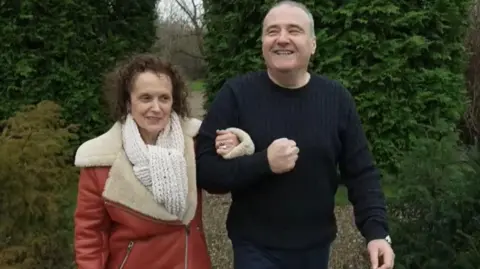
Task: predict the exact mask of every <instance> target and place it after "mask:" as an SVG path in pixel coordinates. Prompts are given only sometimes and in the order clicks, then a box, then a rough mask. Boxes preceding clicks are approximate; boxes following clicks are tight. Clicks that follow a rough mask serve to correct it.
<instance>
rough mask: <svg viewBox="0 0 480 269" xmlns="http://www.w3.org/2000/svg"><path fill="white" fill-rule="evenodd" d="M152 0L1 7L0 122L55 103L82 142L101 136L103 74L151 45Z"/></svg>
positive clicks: (66, 0)
mask: <svg viewBox="0 0 480 269" xmlns="http://www.w3.org/2000/svg"><path fill="white" fill-rule="evenodd" d="M156 2H157V0H138V1H71V0H42V1H34V0H24V1H2V2H1V4H0V36H1V37H2V42H0V61H1V63H2V64H1V65H0V74H2V83H0V92H1V93H2V98H3V99H2V100H3V102H2V106H0V119H6V118H7V117H9V116H11V115H12V114H13V113H14V111H17V110H18V109H19V108H20V106H21V105H24V104H35V103H38V102H39V101H41V100H53V101H55V102H57V103H58V104H60V105H61V106H62V107H63V108H64V109H65V112H64V115H63V116H64V118H65V119H66V120H67V121H68V122H69V123H75V124H77V123H78V124H81V126H82V127H81V128H80V139H81V140H82V141H83V140H85V139H87V138H89V137H92V136H94V135H96V134H98V133H100V132H102V131H103V130H104V128H105V126H107V124H108V122H107V117H106V116H105V111H104V109H103V107H104V105H103V104H102V102H101V98H100V97H101V92H100V90H99V89H100V85H101V82H102V81H101V80H102V74H103V73H104V72H105V70H106V69H107V68H110V67H111V66H112V64H113V63H114V62H116V61H117V59H118V58H119V57H123V56H125V55H126V54H130V53H134V52H142V51H145V50H148V49H149V48H150V47H151V45H152V44H153V42H154V40H155V38H156V37H155V28H154V24H153V22H154V20H155V19H156V13H155V6H156Z"/></svg>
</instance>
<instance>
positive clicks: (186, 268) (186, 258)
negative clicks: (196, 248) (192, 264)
mask: <svg viewBox="0 0 480 269" xmlns="http://www.w3.org/2000/svg"><path fill="white" fill-rule="evenodd" d="M189 236H190V225H185V269H188V238H189Z"/></svg>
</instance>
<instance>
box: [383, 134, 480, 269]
mask: <svg viewBox="0 0 480 269" xmlns="http://www.w3.org/2000/svg"><path fill="white" fill-rule="evenodd" d="M400 167H401V169H400V172H399V173H398V175H396V176H395V177H394V178H393V179H392V180H391V182H392V184H394V185H393V186H392V189H395V195H394V196H392V197H390V198H389V199H388V207H389V212H390V214H391V228H392V239H393V240H394V249H395V252H396V255H397V258H396V265H395V268H399V269H407V268H408V269H420V268H421V269H433V268H435V269H476V268H478V265H479V264H480V233H479V232H478V227H479V225H480V185H479V184H478V178H479V177H480V158H479V155H478V152H476V151H471V152H470V151H469V150H468V149H466V148H465V147H464V146H462V145H460V144H459V138H458V136H457V135H455V134H450V135H448V136H445V137H443V138H442V139H440V140H436V139H430V138H425V139H421V140H418V141H416V142H415V145H414V150H412V151H410V152H408V153H407V154H405V155H404V156H403V158H402V160H401V162H400Z"/></svg>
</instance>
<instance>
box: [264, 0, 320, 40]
mask: <svg viewBox="0 0 480 269" xmlns="http://www.w3.org/2000/svg"><path fill="white" fill-rule="evenodd" d="M283 5H288V6H292V7H297V8H299V9H301V10H303V11H304V12H305V14H307V16H308V20H309V21H310V35H311V36H312V37H315V22H314V20H313V15H312V12H310V10H309V9H308V8H307V6H305V5H304V4H302V3H299V2H296V1H288V0H284V1H280V2H278V3H276V4H275V5H273V6H272V7H271V8H270V9H269V10H268V11H269V12H270V10H272V9H274V8H276V7H279V6H283Z"/></svg>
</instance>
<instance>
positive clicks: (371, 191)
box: [339, 89, 388, 242]
mask: <svg viewBox="0 0 480 269" xmlns="http://www.w3.org/2000/svg"><path fill="white" fill-rule="evenodd" d="M344 91H345V92H346V93H347V96H346V99H345V100H346V106H344V108H345V109H346V111H347V113H346V114H345V117H344V119H345V121H344V122H343V124H344V125H343V128H342V130H341V132H340V138H341V143H342V151H341V156H340V163H339V166H340V172H341V175H342V178H343V180H344V182H345V185H346V186H347V189H348V199H349V200H350V202H351V203H352V204H353V207H354V213H355V223H356V225H357V227H358V229H359V230H360V232H361V233H362V235H363V236H364V237H365V239H366V240H367V242H370V241H371V240H373V239H384V238H385V237H386V236H387V235H388V224H387V213H386V203H385V197H384V194H383V191H382V188H381V185H380V173H379V171H378V169H377V168H376V167H375V166H374V161H373V157H372V154H371V153H370V151H369V148H368V141H367V138H366V135H365V132H364V130H363V127H362V124H361V120H360V117H359V115H358V113H357V110H356V106H355V102H354V99H353V97H352V96H351V95H350V93H348V91H347V90H346V89H345V90H344Z"/></svg>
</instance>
